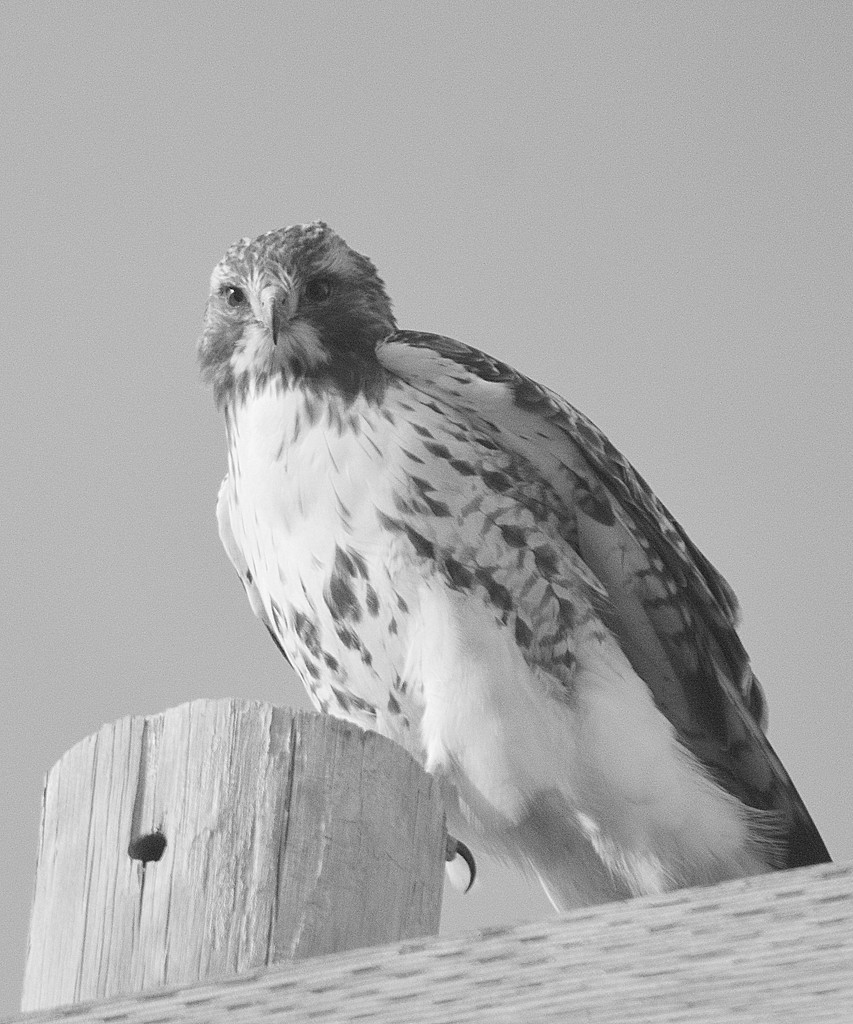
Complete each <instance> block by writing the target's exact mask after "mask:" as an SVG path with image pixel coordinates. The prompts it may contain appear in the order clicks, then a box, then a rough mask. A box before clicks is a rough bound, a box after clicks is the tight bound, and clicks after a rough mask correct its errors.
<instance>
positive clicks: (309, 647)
mask: <svg viewBox="0 0 853 1024" xmlns="http://www.w3.org/2000/svg"><path fill="white" fill-rule="evenodd" d="M293 628H294V631H295V632H296V635H297V637H298V638H299V641H300V643H301V644H302V646H303V647H304V648H305V650H306V651H308V653H309V654H310V655H311V656H312V657H314V658H319V657H321V655H322V651H321V650H320V637H319V635H318V633H317V627H316V626H315V625H314V623H313V622H312V621H311V619H309V618H308V616H307V615H305V613H304V612H299V611H295V612H294V613H293Z"/></svg>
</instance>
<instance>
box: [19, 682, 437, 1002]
mask: <svg viewBox="0 0 853 1024" xmlns="http://www.w3.org/2000/svg"><path fill="white" fill-rule="evenodd" d="M445 843H446V833H445V828H444V817H443V810H442V807H441V802H440V794H439V787H438V785H437V783H436V782H435V781H434V780H433V778H432V777H431V776H429V775H427V774H426V773H425V772H424V771H423V770H422V769H421V767H420V766H419V765H418V764H416V762H415V761H414V760H413V759H412V758H411V757H410V756H409V755H408V754H407V753H406V752H405V751H404V750H402V748H400V747H398V746H396V745H395V744H393V743H391V742H390V741H389V740H386V739H384V738H383V737H381V736H379V735H377V734H375V733H367V732H363V731H362V730H360V729H357V728H356V727H354V726H351V725H348V724H346V723H344V722H340V721H337V720H335V719H332V718H329V717H326V716H321V715H312V714H305V713H301V712H300V713H297V712H293V711H290V710H288V709H286V708H278V707H273V706H272V705H269V704H263V703H258V702H251V701H236V700H200V701H195V702H193V703H191V704H184V705H182V706H181V707H178V708H174V709H172V710H170V711H166V712H164V713H163V714H159V715H153V716H150V717H135V718H124V719H121V720H119V721H118V722H115V723H112V724H110V725H105V726H103V727H102V728H101V729H100V730H99V731H98V732H97V733H95V734H94V735H92V736H89V737H87V738H86V739H85V740H83V741H82V742H80V743H78V744H77V745H76V746H75V747H73V748H72V749H71V750H69V751H68V752H67V753H66V754H65V755H64V756H63V757H62V758H61V759H60V760H59V761H58V762H57V764H56V765H54V767H53V768H52V769H51V771H50V772H49V773H48V776H47V780H46V785H45V791H44V803H43V808H42V825H41V836H40V842H39V852H38V863H37V869H36V885H35V896H34V902H33V912H32V919H31V925H30V937H29V948H28V954H27V965H26V970H25V976H24V990H23V998H22V1008H23V1009H24V1010H35V1009H43V1008H47V1007H51V1006H57V1005H60V1004H65V1003H73V1002H79V1001H83V1000H91V999H101V998H105V997H109V996H115V995H119V994H132V993H138V992H141V991H143V990H146V989H151V988H158V987H161V986H164V985H177V984H185V983H189V982H196V981H202V980H205V979H214V978H221V977H223V976H226V975H228V974H233V973H238V972H243V971H246V970H249V969H251V968H255V967H259V966H262V965H265V964H270V963H272V962H274V961H279V960H290V959H296V958H301V957H308V956H314V955H317V954H322V953H331V952H337V951H341V950H346V949H353V948H357V947H360V946H367V945H373V944H378V943H388V942H393V941H397V940H400V939H406V938H415V937H418V936H424V935H434V934H435V933H436V932H437V931H438V924H439V917H440V912H441V892H442V885H443V879H444V870H443V868H444V851H445Z"/></svg>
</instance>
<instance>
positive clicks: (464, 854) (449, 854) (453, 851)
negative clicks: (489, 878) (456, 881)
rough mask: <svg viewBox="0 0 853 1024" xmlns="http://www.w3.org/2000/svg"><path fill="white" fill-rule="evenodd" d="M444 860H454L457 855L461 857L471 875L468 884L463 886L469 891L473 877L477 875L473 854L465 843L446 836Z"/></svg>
mask: <svg viewBox="0 0 853 1024" xmlns="http://www.w3.org/2000/svg"><path fill="white" fill-rule="evenodd" d="M444 856H445V860H447V861H448V862H449V861H452V860H456V858H457V857H461V858H462V860H464V861H465V863H466V864H467V865H468V871H469V872H470V875H471V877H470V878H469V880H468V884H467V885H466V886H465V890H464V891H465V892H470V891H471V886H472V885H473V884H474V879H475V878H476V877H477V864H476V861H475V860H474V854H473V853H471V851H470V850H469V849H468V847H467V846H466V845H465V843H463V842H462V840H461V839H454V837H453V836H448V837H447V849H446V851H445V855H444Z"/></svg>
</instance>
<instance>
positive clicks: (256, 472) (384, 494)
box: [228, 381, 591, 754]
mask: <svg viewBox="0 0 853 1024" xmlns="http://www.w3.org/2000/svg"><path fill="white" fill-rule="evenodd" d="M228 435H229V477H230V480H231V491H230V494H231V498H230V501H231V508H230V518H231V527H232V529H233V531H234V535H235V537H236V538H237V540H238V544H239V545H240V547H241V549H242V551H243V553H244V555H245V558H246V562H247V565H248V571H249V572H250V574H251V576H252V578H253V582H254V585H255V586H256V587H257V589H258V592H259V593H260V596H261V600H262V601H263V605H264V610H265V613H266V617H267V620H268V622H269V624H270V627H271V629H272V630H273V632H274V633H275V635H276V636H277V638H278V640H279V641H280V643H281V645H282V647H283V649H284V651H285V652H286V654H287V656H288V658H289V659H290V660H291V662H292V664H293V665H294V667H295V668H296V670H297V672H298V673H299V674H300V676H301V677H302V679H303V681H304V683H305V685H306V687H307V688H308V690H309V692H310V693H311V695H312V698H313V700H314V702H315V703H316V704H317V706H318V707H319V708H320V709H321V710H324V711H328V712H330V713H332V714H335V715H339V716H342V717H345V718H348V719H350V720H352V721H355V722H356V723H358V724H360V725H362V726H367V727H370V728H375V729H378V730H379V731H381V732H384V733H386V734H387V735H390V736H392V737H393V738H395V739H397V740H398V741H399V742H402V743H404V744H405V745H406V746H407V747H408V748H409V749H410V750H412V752H413V753H415V754H419V753H420V740H419V738H418V735H417V728H416V727H417V724H418V722H419V721H420V717H421V714H422V711H423V707H422V693H421V692H420V689H419V686H418V680H417V679H412V678H407V673H406V664H407V655H408V652H409V649H410V647H411V644H412V642H413V639H414V638H413V635H412V631H413V629H415V628H417V618H416V611H417V605H418V602H419V600H420V595H421V591H422V588H423V586H424V583H425V581H426V580H428V579H431V580H433V581H439V583H440V585H441V586H444V587H447V588H449V589H452V590H455V591H461V592H463V593H466V594H470V595H471V596H472V597H473V598H474V599H476V600H478V601H481V602H483V604H484V605H485V606H486V607H487V608H488V609H489V611H490V613H491V614H492V615H493V617H494V622H495V626H496V627H497V628H500V629H503V630H510V631H511V633H512V636H513V637H514V639H515V641H516V642H517V643H518V645H519V646H520V648H521V649H522V651H523V653H524V655H525V658H526V659H527V661H528V662H529V663H530V664H531V665H538V666H540V667H542V668H543V669H545V670H546V671H547V673H548V675H549V677H552V678H554V679H556V680H558V681H559V683H560V684H561V685H563V686H565V687H566V688H567V689H568V688H569V686H570V683H571V675H572V670H573V658H572V642H573V641H572V637H573V631H574V629H575V628H576V626H577V624H578V622H579V621H582V620H583V619H585V618H587V617H588V616H589V614H590V607H591V595H590V592H589V588H588V587H587V586H586V585H585V584H584V581H583V576H584V573H583V572H582V571H581V569H582V566H581V565H578V566H574V565H573V566H572V567H571V568H572V571H571V572H568V571H566V570H567V566H566V560H567V555H566V550H567V549H566V544H565V541H566V540H569V541H570V542H571V539H572V538H571V531H572V523H571V521H569V520H568V519H567V517H566V516H565V506H564V505H562V504H561V503H560V501H559V499H558V498H557V496H556V495H555V494H554V493H553V492H552V491H551V490H550V488H549V487H548V485H547V484H545V483H544V482H543V481H542V480H541V479H540V478H539V477H538V476H537V475H536V474H534V473H531V472H530V470H529V467H528V466H527V464H526V463H524V461H523V460H522V459H520V458H518V457H517V456H514V455H512V454H510V453H508V452H507V451H505V450H503V449H501V448H500V447H499V446H498V445H496V444H495V442H494V441H493V440H492V439H491V438H490V437H489V436H488V434H487V432H486V431H485V430H482V429H478V425H477V424H476V423H473V422H471V421H469V420H465V419H463V418H461V417H459V416H458V415H456V416H454V415H453V414H452V412H451V411H449V410H448V409H446V408H442V406H441V405H440V404H438V403H437V402H435V401H434V400H433V399H430V398H429V397H427V396H425V395H423V394H422V393H420V392H418V391H417V390H415V389H413V388H411V387H408V386H407V385H405V384H404V383H402V382H397V381H392V382H389V385H388V388H387V390H386V392H385V393H384V395H383V398H382V401H381V403H379V402H372V401H370V400H368V399H367V398H366V397H365V396H358V397H356V398H355V399H354V400H344V399H342V398H340V399H338V398H336V397H335V396H329V395H328V394H323V395H316V394H314V393H312V392H311V391H310V390H307V389H292V388H287V387H285V386H284V385H283V384H282V383H281V382H280V381H272V382H271V383H270V384H269V385H267V386H266V387H265V388H264V390H263V391H261V392H259V393H252V394H250V395H249V396H247V399H246V400H245V401H244V402H242V403H240V404H238V405H235V406H232V407H231V408H229V410H228ZM569 550H570V549H569ZM437 642H439V643H440V638H437Z"/></svg>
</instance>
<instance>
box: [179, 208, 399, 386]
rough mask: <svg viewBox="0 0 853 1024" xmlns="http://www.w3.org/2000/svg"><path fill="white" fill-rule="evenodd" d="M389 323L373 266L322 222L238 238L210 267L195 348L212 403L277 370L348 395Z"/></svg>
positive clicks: (377, 373)
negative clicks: (210, 388)
mask: <svg viewBox="0 0 853 1024" xmlns="http://www.w3.org/2000/svg"><path fill="white" fill-rule="evenodd" d="M393 330H394V317H393V314H392V313H391V301H390V299H389V298H388V296H387V294H386V293H385V286H384V285H383V283H382V281H381V280H380V278H379V275H378V274H377V273H376V268H375V267H374V266H373V264H372V263H371V262H370V260H369V259H367V257H365V256H362V255H361V254H360V253H357V252H355V250H353V249H350V247H349V246H348V245H347V244H346V242H344V240H343V239H342V238H340V237H339V236H338V235H336V234H335V233H334V231H332V230H331V228H329V227H327V226H326V225H325V224H323V223H322V221H316V222H315V223H313V224H299V225H295V226H294V227H289V228H281V229H279V230H278V231H269V232H267V233H266V234H265V235H260V236H259V237H258V238H254V239H249V238H242V239H240V241H239V242H235V243H234V245H232V246H231V247H230V248H229V249H228V251H227V252H226V253H225V255H224V256H223V258H222V259H221V260H220V261H219V263H218V264H217V265H216V267H215V268H214V271H213V275H212V277H211V282H210V298H209V299H208V303H207V311H206V314H205V322H204V332H203V333H202V336H201V338H200V340H199V344H198V355H199V362H200V364H201V370H202V375H203V376H204V378H205V380H207V381H208V382H209V383H211V384H212V385H213V390H214V396H215V398H216V402H217V404H218V405H223V404H225V403H226V402H228V401H229V400H234V399H236V400H240V399H242V398H244V397H245V395H246V394H247V393H248V391H249V390H250V388H251V387H253V386H254V387H261V386H263V385H264V384H266V383H267V382H268V381H269V380H270V379H272V378H273V377H275V376H280V377H281V378H282V379H283V380H284V382H285V383H287V384H293V383H295V382H298V381H305V382H307V383H309V384H313V385H315V386H317V387H329V386H331V387H335V388H337V389H338V390H339V391H340V392H341V393H342V394H344V395H345V396H348V397H352V396H354V395H355V394H357V393H358V392H359V391H363V390H364V391H369V390H370V388H371V386H372V385H375V382H376V380H377V379H378V378H379V377H381V370H380V368H379V364H378V362H377V361H376V358H375V354H374V352H375V348H376V345H377V343H378V342H379V341H381V340H382V339H383V338H384V337H386V336H387V335H388V334H390V333H391V332H392V331H393Z"/></svg>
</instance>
